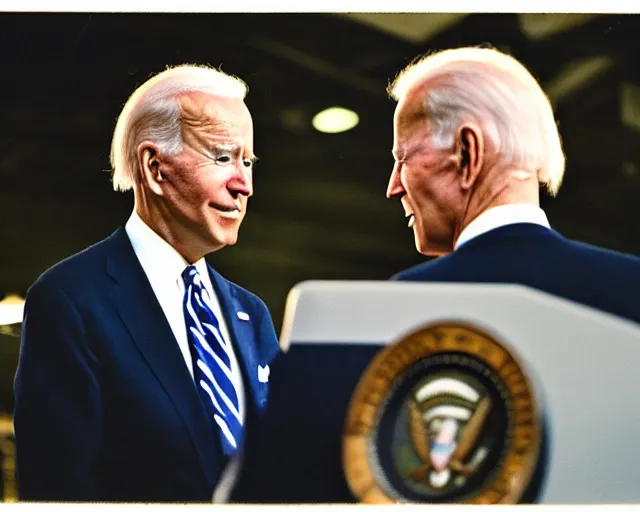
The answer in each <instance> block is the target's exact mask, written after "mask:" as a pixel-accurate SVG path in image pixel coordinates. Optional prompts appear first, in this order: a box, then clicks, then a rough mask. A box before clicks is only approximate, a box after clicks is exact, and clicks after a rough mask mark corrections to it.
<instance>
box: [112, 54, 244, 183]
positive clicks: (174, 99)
mask: <svg viewBox="0 0 640 512" xmlns="http://www.w3.org/2000/svg"><path fill="white" fill-rule="evenodd" d="M187 92H204V93H207V94H211V95H213V96H221V97H226V98H239V99H244V98H245V96H246V95H247V92H248V87H247V85H246V84H245V83H244V82H243V81H242V80H241V79H239V78H237V77H235V76H231V75H228V74H226V73H223V72H222V71H218V70H217V69H214V68H211V67H207V66H197V65H182V66H177V67H174V68H168V69H167V70H165V71H163V72H161V73H159V74H157V75H155V76H154V77H152V78H151V79H149V80H147V81H146V82H145V83H144V84H142V85H141V86H140V87H138V89H136V90H135V91H134V93H133V94H132V95H131V96H130V97H129V99H128V100H127V102H126V104H125V105H124V108H123V109H122V112H121V113H120V116H119V117H118V122H117V123H116V128H115V130H114V133H113V140H112V142H111V168H112V169H113V176H112V181H113V188H114V190H120V191H126V190H130V189H131V188H133V186H134V184H135V183H136V181H137V180H138V179H139V172H140V170H139V169H138V155H137V148H138V146H139V145H140V143H141V142H143V141H146V140H148V141H152V142H154V143H156V144H157V145H158V146H159V147H160V148H161V150H162V151H163V152H165V153H166V154H168V155H177V154H179V153H180V152H181V151H182V135H181V130H180V103H179V96H180V95H181V94H184V93H187Z"/></svg>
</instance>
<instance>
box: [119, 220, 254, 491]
mask: <svg viewBox="0 0 640 512" xmlns="http://www.w3.org/2000/svg"><path fill="white" fill-rule="evenodd" d="M125 230H126V232H127V235H128V236H129V240H131V245H132V246H133V250H134V251H135V253H136V256H137V257H138V260H139V261H140V265H142V269H143V270H144V273H145V274H146V276H147V279H148V280H149V283H150V284H151V288H152V289H153V292H154V294H155V296H156V298H157V299H158V302H159V303H160V306H161V307H162V311H163V312H164V315H165V317H166V318H167V321H168V322H169V326H170V327H171V331H172V332H173V335H174V337H175V339H176V342H177V344H178V347H179V348H180V352H182V357H183V358H184V362H185V364H186V365H187V368H188V369H189V372H190V373H191V377H192V378H193V360H192V358H191V351H190V350H189V340H188V339H187V328H186V323H185V318H184V310H183V299H184V292H185V288H184V281H183V280H182V272H183V271H184V269H185V268H186V267H187V266H188V265H189V263H188V262H187V261H186V260H185V259H184V258H183V257H182V255H181V254H180V253H178V251H176V250H175V249H174V248H173V247H172V246H171V245H169V244H168V243H167V242H166V241H165V240H164V239H163V238H162V237H161V236H160V235H158V234H157V233H156V232H155V231H153V230H152V229H151V228H150V227H149V226H147V225H146V224H145V223H144V221H143V220H142V219H141V218H140V217H139V215H138V214H137V213H136V212H135V210H134V211H133V213H132V214H131V217H129V220H128V221H127V224H126V225H125ZM194 265H195V267H196V269H197V270H198V273H199V274H200V277H201V278H202V284H203V285H204V287H205V289H206V290H207V293H208V294H209V296H210V297H211V303H212V306H213V312H214V313H215V315H216V318H217V319H218V322H219V323H220V330H221V331H222V336H223V337H224V339H225V340H226V341H227V342H229V343H231V338H230V336H229V330H228V328H227V324H226V322H225V320H224V316H223V315H222V310H221V309H220V302H219V300H218V297H217V295H216V293H215V290H214V288H213V286H212V284H211V277H210V276H209V270H208V268H207V262H206V261H205V259H204V258H201V259H200V260H198V261H197V262H196V263H195V264H194ZM232 352H233V354H232V357H231V358H230V359H231V373H232V376H233V378H234V384H235V386H236V389H237V390H238V407H239V410H240V418H241V420H242V423H243V424H244V421H245V403H244V402H245V397H244V385H243V382H242V374H241V372H240V367H239V364H238V358H237V355H236V354H235V352H234V351H232ZM239 459H240V457H234V458H233V459H232V460H231V461H230V463H229V465H228V466H227V469H226V470H225V473H224V474H223V476H222V478H221V483H220V484H219V485H218V488H217V489H216V495H215V496H214V501H215V502H216V503H220V502H224V501H227V499H228V493H229V492H230V491H231V488H232V487H233V483H234V482H235V479H236V473H237V470H238V467H239Z"/></svg>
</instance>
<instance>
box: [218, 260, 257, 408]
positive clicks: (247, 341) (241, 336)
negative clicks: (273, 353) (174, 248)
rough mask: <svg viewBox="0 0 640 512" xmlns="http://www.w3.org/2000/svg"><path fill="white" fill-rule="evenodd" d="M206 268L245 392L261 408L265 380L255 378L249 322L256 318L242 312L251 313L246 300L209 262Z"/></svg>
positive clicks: (253, 343)
mask: <svg viewBox="0 0 640 512" xmlns="http://www.w3.org/2000/svg"><path fill="white" fill-rule="evenodd" d="M208 268H209V275H210V277H211V283H212V284H213V286H214V288H215V291H216V295H217V296H218V301H219V302H220V309H221V310H222V314H223V316H224V320H225V323H226V324H227V328H228V330H229V335H230V336H231V342H232V343H233V346H234V348H235V352H236V355H237V357H238V359H239V360H240V367H241V368H242V370H243V374H244V375H243V376H244V382H245V386H246V387H247V392H248V394H249V395H251V401H252V403H253V405H254V406H255V407H256V408H257V410H258V411H261V410H262V409H264V406H265V403H266V387H267V386H266V383H263V382H260V380H259V379H258V367H259V365H260V362H261V361H260V358H259V354H258V347H257V344H256V339H255V334H254V329H253V325H252V322H256V321H257V320H258V319H257V318H251V317H248V316H245V315H251V314H252V313H253V311H252V309H251V308H249V304H248V303H247V302H246V300H244V301H243V300H241V299H240V298H239V297H238V295H237V293H236V291H235V290H234V289H233V288H232V287H231V286H229V284H228V283H227V282H226V281H225V280H224V279H223V278H222V276H220V275H219V274H218V273H217V272H216V271H215V270H213V269H212V268H211V266H209V267H208ZM238 313H240V314H241V315H240V316H245V318H246V319H244V320H243V319H241V318H240V316H239V315H238Z"/></svg>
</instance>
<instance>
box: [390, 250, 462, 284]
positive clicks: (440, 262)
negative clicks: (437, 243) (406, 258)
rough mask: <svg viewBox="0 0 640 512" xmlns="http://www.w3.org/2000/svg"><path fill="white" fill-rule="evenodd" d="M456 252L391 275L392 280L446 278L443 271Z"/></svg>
mask: <svg viewBox="0 0 640 512" xmlns="http://www.w3.org/2000/svg"><path fill="white" fill-rule="evenodd" d="M453 254H454V253H451V254H447V255H445V256H440V257H438V258H435V259H432V260H429V261H425V262H422V263H418V264H417V265H413V266H411V267H409V268H407V269H405V270H402V271H400V272H398V273H397V274H395V275H393V276H392V277H391V280H392V281H430V280H439V279H441V278H443V279H444V276H443V275H442V271H443V270H445V269H446V267H449V266H450V265H451V263H452V261H451V260H452V259H453V258H452V256H453Z"/></svg>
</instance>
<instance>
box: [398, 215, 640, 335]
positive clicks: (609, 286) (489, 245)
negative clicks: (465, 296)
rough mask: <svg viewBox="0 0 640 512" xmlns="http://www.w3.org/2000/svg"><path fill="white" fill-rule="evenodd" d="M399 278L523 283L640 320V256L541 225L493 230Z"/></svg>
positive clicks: (510, 226)
mask: <svg viewBox="0 0 640 512" xmlns="http://www.w3.org/2000/svg"><path fill="white" fill-rule="evenodd" d="M394 279H396V280H400V281H432V282H436V281H440V282H461V283H465V282H473V283H514V284H522V285H525V286H529V287H531V288H536V289H538V290H541V291H544V292H547V293H550V294H553V295H556V296H559V297H563V298H565V299H569V300H572V301H574V302H577V303H580V304H583V305H586V306H590V307H593V308H596V309H599V310H601V311H605V312H608V313H611V314H613V315H617V316H620V317H623V318H626V319H628V320H632V321H634V322H637V323H640V302H639V301H638V293H640V258H637V257H635V256H631V255H628V254H621V253H618V252H615V251H610V250H606V249H602V248H599V247H594V246H592V245H588V244H584V243H581V242H576V241H573V240H568V239H566V238H564V237H563V236H561V235H560V234H559V233H558V232H556V231H554V230H552V229H548V228H546V227H544V226H539V225H537V224H530V223H518V224H510V225H507V226H503V227H500V228H496V229H493V230H491V231H488V232H487V233H484V234H482V235H480V236H477V237H476V238H472V239H471V240H469V241H468V242H467V243H465V244H462V245H461V246H460V247H459V248H458V249H456V250H455V251H454V252H452V253H450V254H447V255H446V256H442V257H439V258H436V259H434V260H432V261H429V262H426V263H423V264H421V265H417V266H415V267H413V268H410V269H408V270H405V271H403V272H400V273H399V274H397V275H396V276H394Z"/></svg>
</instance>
